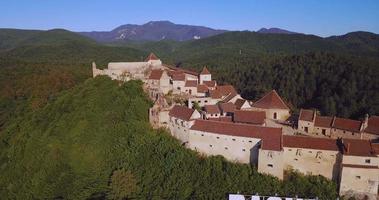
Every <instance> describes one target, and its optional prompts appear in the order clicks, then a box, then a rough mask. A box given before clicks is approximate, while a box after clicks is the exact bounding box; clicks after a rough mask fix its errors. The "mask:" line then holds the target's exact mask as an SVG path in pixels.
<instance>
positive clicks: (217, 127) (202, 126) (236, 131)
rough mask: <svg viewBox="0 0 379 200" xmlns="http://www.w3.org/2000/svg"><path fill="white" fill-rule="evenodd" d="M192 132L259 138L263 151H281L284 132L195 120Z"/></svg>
mask: <svg viewBox="0 0 379 200" xmlns="http://www.w3.org/2000/svg"><path fill="white" fill-rule="evenodd" d="M191 130H196V131H204V132H210V133H215V134H222V135H231V136H239V137H248V138H259V139H262V141H261V148H262V149H264V150H274V151H280V150H281V135H282V130H281V129H280V128H270V127H261V126H254V125H249V124H238V123H230V122H220V121H213V120H212V121H210V120H195V124H194V125H193V126H192V127H191Z"/></svg>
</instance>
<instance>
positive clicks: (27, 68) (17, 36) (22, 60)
mask: <svg viewBox="0 0 379 200" xmlns="http://www.w3.org/2000/svg"><path fill="white" fill-rule="evenodd" d="M146 55H147V53H145V52H143V51H140V50H136V49H132V48H128V47H109V46H104V45H102V44H98V43H96V42H95V41H93V40H91V39H88V38H86V37H83V36H80V35H78V34H76V33H72V32H69V31H66V30H61V29H55V30H50V31H34V30H32V31H31V30H16V29H0V71H1V73H0V85H1V87H0V134H1V130H2V128H3V127H4V126H6V124H7V123H9V122H10V121H12V120H14V119H15V118H17V117H20V116H22V115H23V113H25V112H26V111H28V110H30V109H32V110H36V109H39V108H41V107H43V106H44V105H45V104H46V103H47V102H48V101H50V100H52V99H54V98H55V95H56V94H57V93H58V92H60V91H62V90H65V89H68V88H71V87H73V86H75V85H76V84H78V83H81V82H83V81H84V80H86V79H88V78H90V77H91V76H92V71H91V63H92V62H93V61H96V63H97V64H98V66H99V65H100V66H104V65H106V64H107V63H108V62H110V61H140V60H142V59H143V58H145V56H146Z"/></svg>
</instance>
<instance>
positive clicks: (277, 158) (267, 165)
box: [258, 149, 284, 179]
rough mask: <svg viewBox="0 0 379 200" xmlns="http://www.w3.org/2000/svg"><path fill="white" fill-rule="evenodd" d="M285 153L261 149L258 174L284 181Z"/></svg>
mask: <svg viewBox="0 0 379 200" xmlns="http://www.w3.org/2000/svg"><path fill="white" fill-rule="evenodd" d="M283 158H284V156H283V151H271V150H263V149H259V158H258V172H260V173H264V174H270V175H272V176H275V177H278V178H279V179H283V171H284V168H283V164H284V160H283Z"/></svg>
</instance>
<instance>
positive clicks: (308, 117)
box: [299, 109, 315, 122]
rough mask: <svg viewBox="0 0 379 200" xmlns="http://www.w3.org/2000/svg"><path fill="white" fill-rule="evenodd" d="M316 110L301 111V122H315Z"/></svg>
mask: <svg viewBox="0 0 379 200" xmlns="http://www.w3.org/2000/svg"><path fill="white" fill-rule="evenodd" d="M314 112H315V111H314V110H306V109H300V115H299V120H302V121H308V122H313V115H314Z"/></svg>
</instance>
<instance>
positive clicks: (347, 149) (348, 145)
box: [346, 143, 350, 153]
mask: <svg viewBox="0 0 379 200" xmlns="http://www.w3.org/2000/svg"><path fill="white" fill-rule="evenodd" d="M349 151H350V143H347V145H346V153H349Z"/></svg>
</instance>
